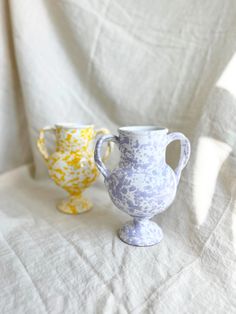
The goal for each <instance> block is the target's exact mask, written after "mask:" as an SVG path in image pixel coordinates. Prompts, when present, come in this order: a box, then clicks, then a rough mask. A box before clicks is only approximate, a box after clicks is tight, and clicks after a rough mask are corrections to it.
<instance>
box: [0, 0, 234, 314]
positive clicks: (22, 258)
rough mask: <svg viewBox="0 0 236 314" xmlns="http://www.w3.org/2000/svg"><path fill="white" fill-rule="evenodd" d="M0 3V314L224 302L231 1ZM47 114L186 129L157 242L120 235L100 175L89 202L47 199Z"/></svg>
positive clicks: (227, 283)
mask: <svg viewBox="0 0 236 314" xmlns="http://www.w3.org/2000/svg"><path fill="white" fill-rule="evenodd" d="M0 5H1V7H0V78H1V79H0V136H1V139H0V172H1V175H0V271H1V273H0V313H14V314H15V313H135V314H136V313H162V314H166V313H168V314H169V313H171V314H172V313H181V314H182V313H188V314H189V313H193V314H197V313H199V314H201V313H214V314H215V313H220V314H221V313H227V314H230V313H235V312H236V270H235V269H236V218H235V217H236V216H235V213H236V98H235V96H236V85H235V82H236V59H235V58H236V57H235V50H236V2H235V1H234V0H226V1H222V0H214V1H213V0H204V1H202V0H201V1H193V0H188V1H187V0H175V1H171V2H170V1H165V0H159V1H151V0H146V1H141V0H138V1H137V0H130V1H125V0H107V1H105V0H103V1H101V0H100V1H99V0H90V1H85V0H58V1H56V0H36V1H32V0H8V1H4V0H1V1H0ZM56 122H79V123H82V124H86V123H93V124H95V125H96V126H98V127H107V128H109V129H110V130H111V132H112V133H116V128H117V126H120V125H132V124H154V125H162V126H165V127H168V128H169V129H170V131H180V132H183V133H184V134H185V135H186V136H188V137H189V138H190V141H191V145H192V156H191V159H190V161H189V164H188V166H187V168H186V169H185V170H184V172H183V175H182V177H181V181H180V184H179V187H178V192H177V196H176V199H175V201H174V203H173V205H172V206H171V207H170V208H169V209H168V210H167V211H165V212H164V213H163V214H161V215H159V216H157V217H155V218H154V220H155V221H157V222H158V223H159V225H160V226H161V227H162V229H163V232H164V240H163V241H162V242H161V243H160V244H159V245H156V246H153V247H149V248H136V247H131V246H128V245H126V244H124V243H123V242H121V241H120V240H119V239H118V237H117V235H116V232H117V229H118V228H119V226H121V225H122V224H123V223H124V222H125V221H127V220H128V219H129V217H128V216H127V215H125V214H124V213H121V212H120V211H119V210H118V209H117V208H115V207H114V205H113V204H112V203H111V201H110V199H109V197H108V195H107V192H106V190H105V187H104V185H103V183H102V181H101V179H100V180H99V181H98V182H97V183H96V184H95V185H94V186H93V187H92V188H91V189H89V190H88V191H87V193H88V195H89V196H90V198H91V199H92V200H93V202H94V204H95V206H94V208H93V211H91V212H89V213H87V214H84V215H80V216H67V215H63V214H61V213H59V212H58V211H57V210H56V209H55V203H56V201H57V200H58V199H59V198H62V197H64V196H65V194H64V192H63V191H62V190H60V189H59V188H57V187H56V186H55V185H54V184H53V183H52V182H50V181H49V180H48V178H47V172H46V166H45V164H44V163H43V160H42V158H41V156H40V155H39V153H38V151H37V148H36V144H35V143H36V139H37V136H38V131H39V128H40V127H42V126H45V125H50V124H54V123H56ZM48 144H49V146H50V145H51V146H52V149H53V139H52V138H49V139H48ZM177 148H178V147H177V146H175V145H174V144H173V145H172V146H171V147H170V148H169V149H168V161H169V162H170V164H171V165H172V166H174V164H175V163H176V161H177V159H178V150H177ZM115 154H116V153H115V152H114V154H113V156H112V157H111V159H114V160H115V159H116V156H114V155H115Z"/></svg>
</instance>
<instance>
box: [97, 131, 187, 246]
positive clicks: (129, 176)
mask: <svg viewBox="0 0 236 314" xmlns="http://www.w3.org/2000/svg"><path fill="white" fill-rule="evenodd" d="M118 131H119V136H113V135H105V136H103V137H101V138H100V139H99V140H98V141H97V144H96V148H95V161H96V164H97V166H98V169H99V170H100V171H101V173H102V174H103V176H104V178H105V185H106V187H107V190H108V193H109V195H110V197H111V199H112V201H113V203H114V204H115V205H116V206H117V207H118V208H119V209H121V210H122V211H124V212H126V213H127V214H129V215H130V216H132V217H133V218H134V219H133V221H131V222H129V223H127V224H126V225H124V226H123V227H122V228H121V229H120V230H119V236H120V238H121V239H122V240H123V241H124V242H127V243H129V244H131V245H137V246H149V245H154V244H156V243H158V242H160V241H161V239H162V237H163V234H162V230H161V228H160V227H159V226H158V225H157V224H156V223H154V222H152V221H149V219H150V218H152V217H153V216H154V215H156V214H158V213H161V212H162V211H164V210H165V209H166V208H167V207H168V206H170V204H171V203H172V202H173V200H174V198H175V194H176V189H177V185H178V183H179V179H180V175H181V171H182V170H183V168H184V167H185V166H186V164H187V162H188V159H189V157H190V143H189V140H188V139H187V138H186V137H185V136H184V135H183V134H182V133H170V134H167V133H168V130H167V129H160V128H157V127H153V126H140V127H123V128H120V129H119V130H118ZM175 140H180V142H181V155H180V161H179V164H178V167H177V168H176V169H175V170H173V169H172V168H171V167H170V166H169V165H167V163H166V160H165V155H166V147H167V145H168V144H169V143H171V142H172V141H175ZM109 141H113V142H115V143H116V144H117V145H118V146H119V150H120V154H121V156H120V162H119V166H118V167H117V168H116V169H114V170H113V171H112V172H110V171H109V170H108V169H107V168H106V167H105V165H104V163H103V162H102V159H101V155H100V151H101V146H102V144H103V143H104V142H109Z"/></svg>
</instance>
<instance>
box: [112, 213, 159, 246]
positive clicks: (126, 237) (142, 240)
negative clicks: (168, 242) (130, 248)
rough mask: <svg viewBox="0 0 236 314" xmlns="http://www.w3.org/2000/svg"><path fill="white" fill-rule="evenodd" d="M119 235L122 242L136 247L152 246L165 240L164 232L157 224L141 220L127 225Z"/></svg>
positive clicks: (136, 219) (137, 219)
mask: <svg viewBox="0 0 236 314" xmlns="http://www.w3.org/2000/svg"><path fill="white" fill-rule="evenodd" d="M118 235H119V237H120V239H121V240H122V241H124V242H126V243H128V244H130V245H134V246H151V245H154V244H157V243H159V242H160V241H161V240H162V238H163V232H162V230H161V228H160V227H159V226H158V225H157V224H156V223H155V222H153V221H150V220H148V219H140V218H135V219H134V220H133V221H130V222H128V223H127V224H125V225H124V226H123V227H122V228H121V229H120V230H119V231H118Z"/></svg>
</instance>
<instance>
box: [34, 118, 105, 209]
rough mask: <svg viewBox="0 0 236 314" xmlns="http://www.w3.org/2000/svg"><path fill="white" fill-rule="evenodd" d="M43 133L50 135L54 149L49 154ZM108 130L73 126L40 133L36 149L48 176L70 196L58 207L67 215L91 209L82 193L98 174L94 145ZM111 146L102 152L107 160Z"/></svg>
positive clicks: (48, 128)
mask: <svg viewBox="0 0 236 314" xmlns="http://www.w3.org/2000/svg"><path fill="white" fill-rule="evenodd" d="M45 132H53V133H54V134H55V137H56V150H55V152H54V153H52V154H51V155H49V153H48V151H47V148H46V145H45ZM107 133H108V130H107V129H99V130H95V129H94V126H93V125H78V124H72V123H63V124H56V125H54V126H50V127H45V128H43V129H41V130H40V134H39V138H38V141H37V146H38V149H39V151H40V153H41V154H42V156H43V158H44V160H45V161H46V164H47V167H48V172H49V176H50V177H51V178H52V180H53V181H54V182H55V183H56V184H57V185H58V186H60V187H61V188H63V189H64V190H65V191H67V192H68V193H69V198H68V199H66V200H63V201H61V202H60V203H58V205H57V208H58V209H59V210H60V211H62V212H64V213H67V214H80V213H83V212H86V211H88V210H90V209H91V207H92V203H91V202H90V201H89V200H87V199H86V198H85V197H84V196H83V191H84V190H85V189H86V188H88V187H89V186H90V185H91V184H92V183H93V182H94V181H95V180H96V178H97V176H98V174H99V172H98V170H97V167H96V165H95V163H94V158H93V155H94V143H95V138H96V137H98V136H99V135H104V134H107ZM109 152H110V146H109V147H107V150H106V152H105V156H104V157H103V161H104V159H106V158H107V157H108V154H109Z"/></svg>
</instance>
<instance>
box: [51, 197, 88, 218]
mask: <svg viewBox="0 0 236 314" xmlns="http://www.w3.org/2000/svg"><path fill="white" fill-rule="evenodd" d="M92 206H93V205H92V203H91V202H90V201H88V200H87V199H86V198H84V197H83V195H76V196H70V197H69V198H68V199H67V200H63V201H61V202H60V203H58V205H57V209H58V210H59V211H61V212H63V213H65V214H70V215H78V214H82V213H85V212H87V211H89V210H90V209H91V208H92Z"/></svg>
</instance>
